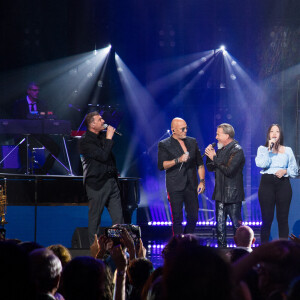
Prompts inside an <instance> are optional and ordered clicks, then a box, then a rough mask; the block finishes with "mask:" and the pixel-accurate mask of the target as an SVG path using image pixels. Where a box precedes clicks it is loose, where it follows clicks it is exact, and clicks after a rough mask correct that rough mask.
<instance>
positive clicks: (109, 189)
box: [86, 178, 123, 245]
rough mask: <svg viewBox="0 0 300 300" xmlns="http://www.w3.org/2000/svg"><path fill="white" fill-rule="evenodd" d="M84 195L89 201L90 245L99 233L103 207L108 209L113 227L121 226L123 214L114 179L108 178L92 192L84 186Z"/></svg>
mask: <svg viewBox="0 0 300 300" xmlns="http://www.w3.org/2000/svg"><path fill="white" fill-rule="evenodd" d="M86 193H87V196H88V201H89V224H88V233H89V242H90V245H92V244H93V242H94V239H95V234H98V233H99V229H100V228H99V226H100V223H101V215H102V213H103V210H104V206H106V207H107V209H108V212H109V214H110V217H111V219H112V224H113V225H114V224H123V213H122V206H121V197H120V190H119V187H118V184H117V181H116V179H115V178H108V179H107V181H106V182H105V183H104V184H103V186H102V187H101V189H100V190H94V189H92V188H90V187H89V186H88V185H86Z"/></svg>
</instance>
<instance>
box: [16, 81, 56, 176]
mask: <svg viewBox="0 0 300 300" xmlns="http://www.w3.org/2000/svg"><path fill="white" fill-rule="evenodd" d="M39 92H40V87H39V84H38V83H36V82H30V83H29V84H28V86H27V96H26V97H25V98H23V99H19V100H17V101H15V103H14V108H13V118H14V119H29V120H30V119H36V118H40V117H41V118H44V117H45V116H46V114H47V113H48V112H49V109H48V106H47V104H46V103H45V102H44V101H42V100H40V99H39ZM29 133H30V132H29ZM29 144H30V146H31V148H33V147H37V148H40V147H42V146H44V147H45V148H46V149H47V150H48V151H49V154H48V155H47V157H46V160H45V163H44V164H43V166H40V168H38V169H35V170H31V173H35V174H48V173H49V171H50V170H51V168H52V167H53V164H54V162H55V158H54V157H53V155H54V156H55V157H58V155H59V153H60V147H59V146H58V144H57V143H56V142H55V141H54V140H53V139H52V138H51V137H50V136H49V135H47V134H31V135H30V138H29ZM19 155H20V164H21V168H20V172H21V173H24V172H25V170H26V167H25V166H26V165H27V149H26V143H25V142H24V143H22V144H21V145H20V146H19ZM27 171H28V170H26V172H27Z"/></svg>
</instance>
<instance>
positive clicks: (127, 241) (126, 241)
mask: <svg viewBox="0 0 300 300" xmlns="http://www.w3.org/2000/svg"><path fill="white" fill-rule="evenodd" d="M121 237H122V238H121V242H122V243H123V245H124V246H125V247H126V248H127V251H128V253H129V258H130V260H132V259H135V245H134V241H133V238H132V236H131V235H130V234H129V232H128V230H127V229H126V228H122V232H121Z"/></svg>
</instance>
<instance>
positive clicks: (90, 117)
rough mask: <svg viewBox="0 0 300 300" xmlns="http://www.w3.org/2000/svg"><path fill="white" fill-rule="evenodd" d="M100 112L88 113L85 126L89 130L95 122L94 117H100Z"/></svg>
mask: <svg viewBox="0 0 300 300" xmlns="http://www.w3.org/2000/svg"><path fill="white" fill-rule="evenodd" d="M99 115H100V114H99V112H98V111H92V112H90V113H88V114H87V115H86V116H85V121H84V122H85V125H86V127H87V128H90V125H91V123H93V122H94V117H95V116H99Z"/></svg>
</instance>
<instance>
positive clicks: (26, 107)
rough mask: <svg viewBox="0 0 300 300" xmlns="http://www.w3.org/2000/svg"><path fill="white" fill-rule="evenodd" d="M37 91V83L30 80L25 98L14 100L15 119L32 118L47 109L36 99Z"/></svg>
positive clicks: (38, 90)
mask: <svg viewBox="0 0 300 300" xmlns="http://www.w3.org/2000/svg"><path fill="white" fill-rule="evenodd" d="M39 92H40V88H39V85H38V84H37V83H35V82H31V83H30V84H29V85H28V87H27V96H26V98H23V99H19V100H17V101H16V102H15V105H14V111H13V114H14V118H15V119H33V118H34V117H35V115H38V114H40V113H46V112H47V111H48V108H47V105H46V104H45V103H44V102H43V101H41V100H39V99H38V96H39Z"/></svg>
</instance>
